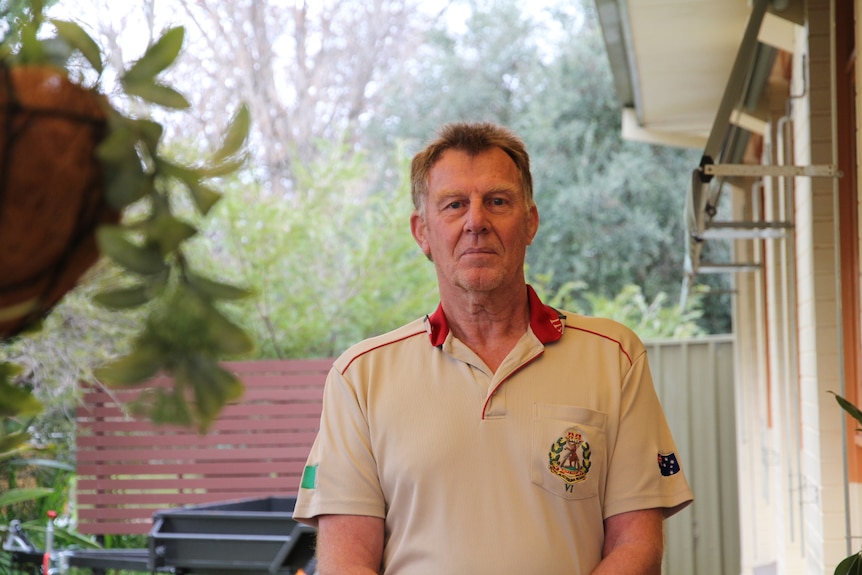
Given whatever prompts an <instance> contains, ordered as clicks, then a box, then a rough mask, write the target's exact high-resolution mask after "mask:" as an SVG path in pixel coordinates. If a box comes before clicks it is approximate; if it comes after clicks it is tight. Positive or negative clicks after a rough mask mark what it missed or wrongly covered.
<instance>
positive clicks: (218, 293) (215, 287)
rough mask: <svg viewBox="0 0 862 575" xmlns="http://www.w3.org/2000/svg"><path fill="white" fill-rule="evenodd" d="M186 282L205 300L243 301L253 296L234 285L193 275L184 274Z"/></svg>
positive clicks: (190, 273)
mask: <svg viewBox="0 0 862 575" xmlns="http://www.w3.org/2000/svg"><path fill="white" fill-rule="evenodd" d="M186 280H187V281H188V282H189V285H190V286H191V287H192V289H193V290H195V291H196V292H197V293H199V294H200V295H201V296H203V297H204V298H205V299H207V300H216V299H227V300H236V299H243V298H247V297H250V296H252V295H253V292H252V291H250V290H247V289H244V288H241V287H237V286H234V285H230V284H226V283H222V282H217V281H213V280H211V279H208V278H205V277H203V276H199V275H197V274H195V273H192V272H188V273H186Z"/></svg>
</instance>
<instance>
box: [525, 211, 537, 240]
mask: <svg viewBox="0 0 862 575" xmlns="http://www.w3.org/2000/svg"><path fill="white" fill-rule="evenodd" d="M527 218H528V219H527V238H529V239H528V240H527V245H530V244H532V243H533V238H535V237H536V233H537V232H538V231H539V208H537V207H536V204H533V205H532V207H531V208H530V213H529V214H528V215H527Z"/></svg>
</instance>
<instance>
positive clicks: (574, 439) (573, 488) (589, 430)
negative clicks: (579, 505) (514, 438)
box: [530, 403, 607, 499]
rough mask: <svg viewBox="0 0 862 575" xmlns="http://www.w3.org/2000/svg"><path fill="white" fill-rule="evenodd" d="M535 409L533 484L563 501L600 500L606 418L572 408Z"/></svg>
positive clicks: (540, 406)
mask: <svg viewBox="0 0 862 575" xmlns="http://www.w3.org/2000/svg"><path fill="white" fill-rule="evenodd" d="M533 407H534V409H533V437H532V445H531V453H530V457H531V462H530V463H531V471H530V475H531V479H532V481H533V483H534V484H535V485H538V486H540V487H542V488H543V489H545V490H547V491H549V492H551V493H553V494H554V495H557V496H559V497H561V498H563V499H586V498H589V497H596V496H598V494H599V486H600V485H601V484H602V483H603V482H604V478H605V473H606V469H605V461H606V459H607V446H606V438H605V425H606V422H607V415H605V414H604V413H601V412H598V411H593V410H591V409H586V408H584V407H576V406H572V405H551V404H546V403H537V404H535V405H534V406H533Z"/></svg>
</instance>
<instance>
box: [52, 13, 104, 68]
mask: <svg viewBox="0 0 862 575" xmlns="http://www.w3.org/2000/svg"><path fill="white" fill-rule="evenodd" d="M51 23H52V24H53V25H54V27H56V28H57V34H58V35H59V36H60V37H61V38H62V39H63V40H65V41H66V42H67V43H68V44H69V45H70V46H72V47H73V48H75V49H76V50H79V51H80V52H81V54H83V55H84V58H86V59H87V62H89V63H90V66H92V67H93V69H94V70H95V71H96V72H97V73H98V74H101V73H102V51H101V50H100V49H99V45H98V44H96V42H95V40H93V39H92V38H91V37H90V35H89V34H87V33H86V32H85V31H84V29H83V28H81V27H80V26H78V25H77V24H75V23H74V22H66V21H64V20H51Z"/></svg>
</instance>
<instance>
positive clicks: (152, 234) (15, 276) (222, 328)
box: [0, 0, 252, 451]
mask: <svg viewBox="0 0 862 575" xmlns="http://www.w3.org/2000/svg"><path fill="white" fill-rule="evenodd" d="M19 4H20V3H19ZM4 6H7V7H8V6H9V4H8V3H6V4H4V3H2V2H0V10H2V9H3V8H4ZM10 10H11V9H9V8H7V13H6V14H4V15H3V16H5V17H6V18H7V22H9V20H8V18H9V17H10V16H14V17H15V21H14V22H11V23H9V26H8V29H7V33H6V37H5V38H3V39H2V43H0V270H2V272H0V339H7V338H10V337H13V336H19V335H20V334H21V333H22V332H23V331H24V330H26V329H28V328H30V327H32V326H33V325H34V324H37V323H38V321H39V320H40V318H41V317H42V316H44V314H46V313H47V312H48V311H49V310H50V309H51V307H52V306H54V305H55V304H56V303H57V302H58V301H59V300H60V299H61V298H62V297H63V294H65V293H66V292H67V291H68V290H69V289H71V288H72V287H73V286H74V285H75V283H76V282H77V280H78V279H79V277H80V276H81V274H82V273H83V272H84V271H85V270H86V269H87V268H88V267H90V266H91V265H92V264H93V263H94V262H95V261H96V260H97V258H99V257H100V256H102V255H104V256H107V257H109V258H111V259H112V260H113V261H114V262H116V263H117V264H118V265H119V266H121V267H122V268H124V270H126V271H127V272H128V274H127V275H128V277H129V278H132V279H131V280H130V282H129V285H128V286H127V287H123V288H121V289H115V290H111V291H107V292H103V293H100V294H98V295H96V301H97V302H98V303H100V304H101V305H104V306H107V307H109V308H113V309H125V308H133V307H142V308H144V309H145V310H146V311H145V319H144V321H143V327H142V328H141V330H140V332H139V333H138V334H137V335H136V337H135V339H134V343H133V346H132V350H131V352H130V353H128V354H127V355H125V356H122V357H120V358H118V359H116V360H114V361H112V362H111V363H109V364H108V365H105V366H102V367H100V368H99V369H98V370H97V371H96V376H97V378H98V379H99V380H100V381H102V382H103V383H106V384H108V385H116V386H130V385H135V384H138V383H141V382H143V381H146V380H147V379H149V378H151V377H152V376H154V375H156V374H157V373H159V372H167V373H169V374H171V375H172V376H173V379H174V382H175V384H174V386H173V388H172V389H165V390H159V391H154V392H150V394H149V395H146V396H144V395H142V397H141V398H140V400H139V402H138V403H137V404H136V408H137V409H138V410H139V412H142V413H146V414H147V415H148V416H149V417H151V418H152V419H153V420H155V421H162V422H167V421H170V422H179V423H183V424H187V425H196V426H197V427H198V428H199V429H200V430H201V431H205V430H206V429H207V428H208V426H209V425H210V424H211V422H212V421H213V419H214V418H215V417H216V416H217V414H218V413H219V411H220V410H221V408H222V406H223V405H224V404H225V403H227V402H229V401H231V400H233V399H236V398H237V397H238V396H239V395H240V394H241V391H242V386H241V384H240V382H239V381H238V380H237V378H236V377H235V376H234V375H233V374H231V373H229V372H227V371H225V370H224V369H222V368H221V367H220V366H219V364H218V361H219V360H220V359H223V358H225V357H227V356H234V355H239V354H245V353H247V352H248V351H250V350H251V348H252V341H251V339H250V338H249V336H248V335H247V334H246V332H245V331H244V330H243V329H241V328H240V327H238V326H237V325H236V324H234V323H233V322H232V321H230V320H229V319H228V318H227V317H226V316H225V315H223V314H222V313H221V311H219V309H218V303H219V302H220V301H223V300H230V299H234V298H240V297H246V296H247V295H249V294H248V292H247V291H246V290H244V289H241V288H239V287H237V286H234V285H230V284H226V283H222V282H220V281H216V280H214V279H211V278H208V277H206V276H205V275H203V274H201V273H200V272H199V271H198V270H196V269H194V266H193V265H192V263H191V262H190V261H189V259H188V258H187V257H186V254H185V252H184V250H183V247H184V242H186V241H187V240H188V239H189V238H191V237H193V236H194V235H195V234H196V233H197V231H198V230H197V228H196V227H195V225H194V224H193V223H190V222H189V221H186V220H184V219H182V218H181V217H179V216H178V215H177V210H176V208H175V204H176V201H175V196H176V194H177V193H178V192H177V190H178V189H181V190H184V192H185V193H186V194H187V195H188V197H190V198H191V203H192V204H193V205H194V206H195V207H196V209H197V211H198V212H199V213H200V214H201V215H203V216H205V215H206V214H207V213H208V212H209V211H210V209H211V208H212V207H213V205H214V204H215V203H216V202H217V201H218V199H219V197H220V194H219V193H218V192H217V191H216V190H215V189H214V187H213V184H212V181H213V179H217V178H219V177H222V176H226V175H229V174H231V173H233V172H235V171H236V170H238V169H239V168H240V167H241V166H242V165H243V164H244V162H245V160H246V152H245V141H246V138H247V134H248V129H249V113H248V110H247V109H246V108H245V107H244V106H241V107H239V109H238V111H237V112H236V113H235V115H234V116H233V120H232V121H231V123H230V125H229V126H228V128H227V130H226V133H225V135H224V137H223V139H222V142H221V145H220V146H219V147H218V149H217V150H215V151H214V152H213V153H212V154H211V155H210V157H209V159H208V161H206V162H204V163H201V164H198V165H183V164H180V163H177V162H175V161H173V160H171V159H170V158H168V157H166V156H165V155H164V154H163V149H164V146H163V141H162V140H163V134H164V129H163V126H162V125H161V124H160V123H158V122H157V121H155V120H153V119H151V118H148V117H144V116H138V115H133V114H128V113H124V112H122V111H121V110H120V109H119V108H118V107H116V106H114V105H113V104H112V103H111V101H110V100H109V99H108V98H107V97H106V96H105V95H104V94H103V93H102V92H101V91H100V82H101V80H102V73H103V58H102V53H101V49H100V48H99V46H98V44H97V43H96V42H95V41H94V40H93V39H92V38H91V37H90V36H89V35H88V34H87V33H86V32H85V31H84V30H83V29H82V28H81V27H80V26H79V25H77V24H75V23H73V22H66V21H59V20H50V21H49V20H46V18H45V15H44V12H43V7H42V2H41V0H30V1H29V2H24V3H23V8H18V10H20V12H19V13H18V14H11V12H10ZM42 28H46V29H49V28H50V29H51V30H53V35H51V36H48V37H45V36H44V35H43V34H42V33H41V29H42ZM183 38H184V30H183V28H181V27H178V28H172V29H169V30H167V31H166V32H164V34H162V35H161V37H160V38H159V39H158V40H156V41H155V42H153V43H152V44H151V45H149V47H148V48H147V50H146V52H145V53H144V54H143V56H142V57H141V58H140V59H138V60H137V61H135V62H133V63H132V64H131V65H130V66H129V67H128V68H127V69H126V70H124V71H123V72H122V74H120V76H119V85H120V88H121V90H122V91H123V92H124V94H125V95H126V96H128V97H130V98H132V99H137V100H140V101H143V102H146V103H148V104H149V105H151V106H161V107H165V108H170V109H184V108H187V107H188V106H189V103H188V102H187V100H186V99H185V98H184V97H183V96H182V95H181V94H180V93H179V92H177V91H176V90H174V89H173V88H171V87H170V86H167V85H165V84H164V83H163V82H162V81H161V80H160V78H159V77H160V75H161V73H162V72H163V71H164V70H165V69H166V68H168V67H169V66H170V65H171V64H172V63H173V62H174V60H175V59H176V57H177V55H178V54H179V52H180V49H181V46H182V43H183ZM82 62H85V63H86V66H88V69H86V70H82V69H81V63H82ZM13 373H14V366H11V365H9V364H5V365H3V364H0V416H3V417H9V416H12V415H15V414H18V413H30V412H32V411H33V409H34V406H35V400H34V399H33V398H32V396H30V395H29V394H28V393H27V392H25V391H23V390H21V389H20V388H18V387H17V386H15V385H14V384H13ZM5 439H7V440H11V438H9V437H6V438H5ZM17 439H20V437H19V438H17ZM3 440H4V437H3V436H2V435H0V447H3V445H2V443H3ZM5 447H6V448H8V447H9V445H6V446H5ZM0 451H2V449H0Z"/></svg>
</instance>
